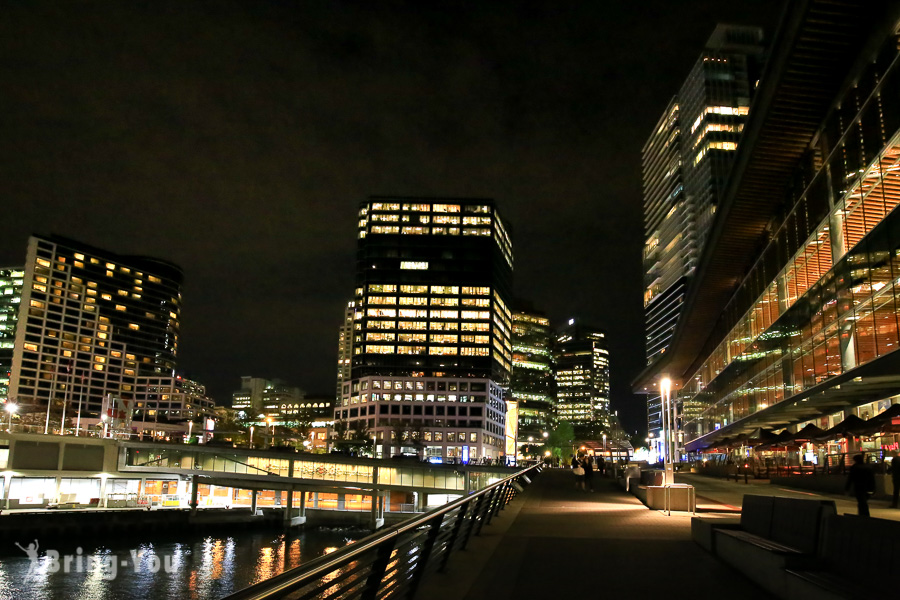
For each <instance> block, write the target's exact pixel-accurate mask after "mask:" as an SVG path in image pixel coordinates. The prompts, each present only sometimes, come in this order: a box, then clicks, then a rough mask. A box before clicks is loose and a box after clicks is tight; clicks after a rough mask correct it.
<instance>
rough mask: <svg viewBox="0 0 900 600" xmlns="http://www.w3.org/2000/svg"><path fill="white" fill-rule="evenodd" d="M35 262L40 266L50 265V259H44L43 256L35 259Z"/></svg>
mask: <svg viewBox="0 0 900 600" xmlns="http://www.w3.org/2000/svg"><path fill="white" fill-rule="evenodd" d="M36 262H37V264H38V265H40V266H42V267H49V266H50V261H49V260H47V259H45V258H39V259H37V261H36Z"/></svg>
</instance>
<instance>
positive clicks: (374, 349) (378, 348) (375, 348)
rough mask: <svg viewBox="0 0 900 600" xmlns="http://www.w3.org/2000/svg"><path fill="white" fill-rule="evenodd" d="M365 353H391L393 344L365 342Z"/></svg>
mask: <svg viewBox="0 0 900 600" xmlns="http://www.w3.org/2000/svg"><path fill="white" fill-rule="evenodd" d="M366 353H367V354H393V353H394V347H393V346H382V345H373V344H366Z"/></svg>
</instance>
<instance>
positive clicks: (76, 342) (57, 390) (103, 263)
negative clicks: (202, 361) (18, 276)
mask: <svg viewBox="0 0 900 600" xmlns="http://www.w3.org/2000/svg"><path fill="white" fill-rule="evenodd" d="M182 280H183V275H182V272H181V269H180V268H179V267H177V266H176V265H173V264H171V263H168V262H166V261H162V260H158V259H154V258H147V257H136V256H120V255H118V254H114V253H112V252H108V251H105V250H101V249H98V248H93V247H91V246H87V245H85V244H82V243H80V242H76V241H74V240H69V239H66V238H61V237H55V236H51V237H41V236H32V237H31V238H30V239H29V241H28V251H27V260H26V264H25V273H24V278H23V289H22V300H21V305H20V309H19V316H18V326H17V329H16V337H15V345H14V353H13V364H12V370H11V373H10V384H9V397H10V398H11V399H15V400H16V401H17V403H18V405H19V412H20V414H24V415H28V414H39V413H43V412H46V413H47V414H48V415H49V414H50V413H52V412H61V411H62V407H63V405H67V406H68V407H69V413H70V414H71V412H72V409H71V407H72V406H74V403H75V402H76V401H77V400H76V399H78V400H80V402H81V405H82V407H83V408H82V410H83V411H86V412H88V413H94V414H96V413H99V412H100V410H101V405H102V402H103V399H104V398H105V397H106V396H107V395H110V394H111V395H113V396H120V397H122V398H129V399H133V398H134V395H135V392H136V385H137V378H138V377H139V376H157V375H172V374H173V370H174V368H175V359H176V355H177V351H178V336H179V329H180V313H181V286H182ZM37 420H39V419H36V421H37ZM48 420H49V419H48Z"/></svg>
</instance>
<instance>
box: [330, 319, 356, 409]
mask: <svg viewBox="0 0 900 600" xmlns="http://www.w3.org/2000/svg"><path fill="white" fill-rule="evenodd" d="M354 314H356V303H355V302H348V303H347V307H346V308H345V309H344V322H343V323H341V331H340V333H339V334H338V373H337V393H336V394H335V398H336V399H339V398H340V397H341V390H343V389H344V382H345V381H350V367H351V365H352V363H353V315H354Z"/></svg>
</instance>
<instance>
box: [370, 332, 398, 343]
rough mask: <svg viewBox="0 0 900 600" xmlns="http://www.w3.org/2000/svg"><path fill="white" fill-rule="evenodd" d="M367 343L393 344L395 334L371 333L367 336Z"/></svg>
mask: <svg viewBox="0 0 900 600" xmlns="http://www.w3.org/2000/svg"><path fill="white" fill-rule="evenodd" d="M366 341H367V342H393V341H394V334H393V333H381V332H369V333H367V334H366Z"/></svg>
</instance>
